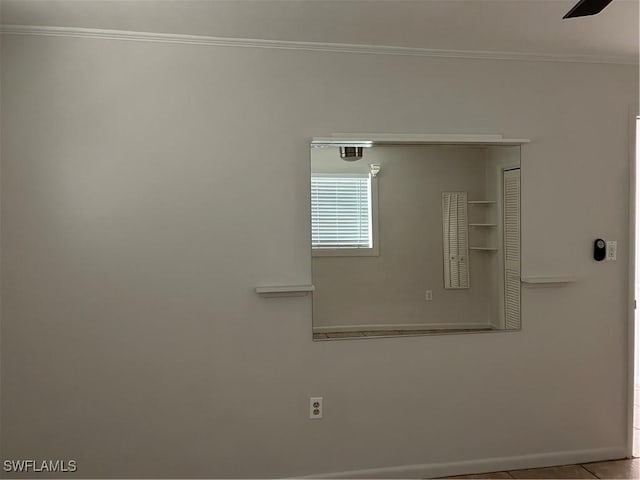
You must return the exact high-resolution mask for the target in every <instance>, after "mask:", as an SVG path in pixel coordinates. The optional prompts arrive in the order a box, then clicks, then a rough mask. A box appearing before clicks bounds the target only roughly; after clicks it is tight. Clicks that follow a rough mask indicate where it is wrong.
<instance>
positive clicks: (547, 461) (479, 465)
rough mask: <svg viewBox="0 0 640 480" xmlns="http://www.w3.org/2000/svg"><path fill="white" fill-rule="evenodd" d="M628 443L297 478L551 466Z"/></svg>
mask: <svg viewBox="0 0 640 480" xmlns="http://www.w3.org/2000/svg"><path fill="white" fill-rule="evenodd" d="M625 451H626V449H625V447H624V446H619V447H604V448H593V449H587V450H572V451H563V452H548V453H534V454H530V455H518V456H513V457H494V458H481V459H475V460H466V461H461V462H449V463H425V464H419V465H400V466H395V467H381V468H370V469H366V470H349V471H345V472H335V473H323V474H317V475H308V476H296V477H295V478H438V477H447V476H451V475H465V474H470V473H489V472H500V471H505V470H520V469H524V468H537V467H550V466H554V465H569V464H574V463H587V462H597V461H602V460H615V459H619V458H624V456H625Z"/></svg>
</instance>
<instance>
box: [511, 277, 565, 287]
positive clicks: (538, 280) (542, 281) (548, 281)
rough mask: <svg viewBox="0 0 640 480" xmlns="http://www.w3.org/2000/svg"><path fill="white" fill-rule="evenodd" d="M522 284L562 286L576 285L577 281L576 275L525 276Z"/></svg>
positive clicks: (522, 278)
mask: <svg viewBox="0 0 640 480" xmlns="http://www.w3.org/2000/svg"><path fill="white" fill-rule="evenodd" d="M520 280H521V281H522V283H525V284H530V285H540V286H542V285H557V286H562V285H566V284H567V283H574V282H575V281H576V277H575V276H574V275H547V276H541V275H525V276H522V277H521V279H520Z"/></svg>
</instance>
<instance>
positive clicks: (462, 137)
mask: <svg viewBox="0 0 640 480" xmlns="http://www.w3.org/2000/svg"><path fill="white" fill-rule="evenodd" d="M530 141H531V140H529V139H528V138H503V137H502V135H473V134H471V135H469V134H457V133H453V134H452V133H437V134H396V133H334V134H332V136H331V137H314V138H313V139H312V142H311V146H313V147H329V146H349V145H353V146H362V147H369V146H373V145H522V144H524V143H529V142H530Z"/></svg>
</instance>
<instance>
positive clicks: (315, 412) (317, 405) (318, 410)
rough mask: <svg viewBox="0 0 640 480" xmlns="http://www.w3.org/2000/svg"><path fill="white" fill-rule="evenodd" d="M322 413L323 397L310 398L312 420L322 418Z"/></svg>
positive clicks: (310, 416)
mask: <svg viewBox="0 0 640 480" xmlns="http://www.w3.org/2000/svg"><path fill="white" fill-rule="evenodd" d="M322 414H323V408H322V397H311V398H310V399H309V418H310V419H311V420H320V419H321V418H322Z"/></svg>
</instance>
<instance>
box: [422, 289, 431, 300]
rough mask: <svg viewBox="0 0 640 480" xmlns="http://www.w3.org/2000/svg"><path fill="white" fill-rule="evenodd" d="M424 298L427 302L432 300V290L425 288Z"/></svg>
mask: <svg viewBox="0 0 640 480" xmlns="http://www.w3.org/2000/svg"><path fill="white" fill-rule="evenodd" d="M424 299H425V300H426V301H427V302H430V301H431V300H433V290H427V291H425V292H424Z"/></svg>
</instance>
